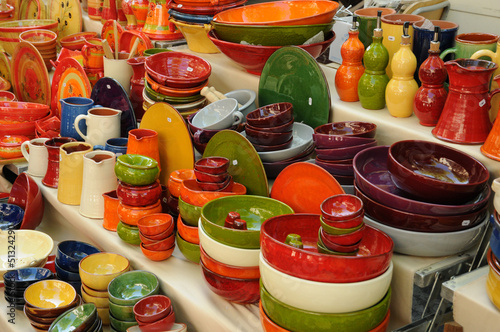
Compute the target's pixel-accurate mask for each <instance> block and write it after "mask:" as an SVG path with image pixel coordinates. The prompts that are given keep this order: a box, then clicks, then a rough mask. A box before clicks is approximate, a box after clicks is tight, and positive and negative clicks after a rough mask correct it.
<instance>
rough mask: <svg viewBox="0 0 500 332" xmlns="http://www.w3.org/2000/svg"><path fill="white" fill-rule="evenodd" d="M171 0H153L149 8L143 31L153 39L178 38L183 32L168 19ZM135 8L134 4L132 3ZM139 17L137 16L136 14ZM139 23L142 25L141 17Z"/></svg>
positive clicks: (180, 37)
mask: <svg viewBox="0 0 500 332" xmlns="http://www.w3.org/2000/svg"><path fill="white" fill-rule="evenodd" d="M169 5H170V1H166V0H151V1H149V5H148V9H147V17H146V21H145V23H144V27H143V28H142V32H143V33H144V34H146V35H147V36H148V37H149V38H150V39H152V40H178V39H182V33H181V32H180V31H179V30H177V28H176V27H175V24H173V23H172V22H170V21H169V20H168V19H169V17H170V15H169V14H168V8H169ZM132 8H134V4H132ZM136 18H137V16H136ZM137 25H140V23H139V19H138V22H137Z"/></svg>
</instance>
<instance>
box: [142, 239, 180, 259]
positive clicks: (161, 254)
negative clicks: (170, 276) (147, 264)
mask: <svg viewBox="0 0 500 332" xmlns="http://www.w3.org/2000/svg"><path fill="white" fill-rule="evenodd" d="M172 237H173V236H172ZM140 246H141V251H142V253H143V254H144V256H146V257H147V258H149V259H150V260H152V261H164V260H165V259H167V258H169V257H170V256H172V253H173V252H174V249H175V245H172V246H171V247H170V248H167V249H165V250H151V249H147V248H145V247H144V246H145V245H144V243H141V245H140Z"/></svg>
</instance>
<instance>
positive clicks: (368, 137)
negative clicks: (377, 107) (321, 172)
mask: <svg viewBox="0 0 500 332" xmlns="http://www.w3.org/2000/svg"><path fill="white" fill-rule="evenodd" d="M376 129H377V126H376V125H375V124H374V123H369V122H358V121H345V122H334V123H327V124H325V125H321V126H319V127H316V128H315V129H314V134H313V141H314V144H315V145H316V150H315V151H316V160H315V163H316V165H318V166H321V167H322V168H324V169H325V170H326V171H327V172H328V173H330V174H332V175H333V176H334V177H335V179H336V180H337V181H339V183H340V184H345V185H352V183H353V182H354V168H353V165H352V163H353V159H354V156H356V154H357V153H358V152H360V151H363V150H364V149H367V148H369V147H372V146H375V145H377V141H376V140H375V138H374V137H375V132H376Z"/></svg>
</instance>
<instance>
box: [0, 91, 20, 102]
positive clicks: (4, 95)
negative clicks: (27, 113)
mask: <svg viewBox="0 0 500 332" xmlns="http://www.w3.org/2000/svg"><path fill="white" fill-rule="evenodd" d="M0 101H17V97H16V95H15V94H13V93H12V92H10V91H0Z"/></svg>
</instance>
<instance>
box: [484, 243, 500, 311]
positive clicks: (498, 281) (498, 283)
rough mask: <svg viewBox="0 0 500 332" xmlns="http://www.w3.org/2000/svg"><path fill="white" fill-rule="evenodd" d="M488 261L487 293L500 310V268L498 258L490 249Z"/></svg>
mask: <svg viewBox="0 0 500 332" xmlns="http://www.w3.org/2000/svg"><path fill="white" fill-rule="evenodd" d="M487 259H488V265H489V272H488V277H487V279H486V293H487V294H488V298H489V299H490V300H491V302H492V303H493V304H494V305H495V307H497V308H500V295H499V294H500V268H499V267H498V258H497V257H496V256H495V254H494V253H493V251H492V250H491V249H489V250H488V254H487Z"/></svg>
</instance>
